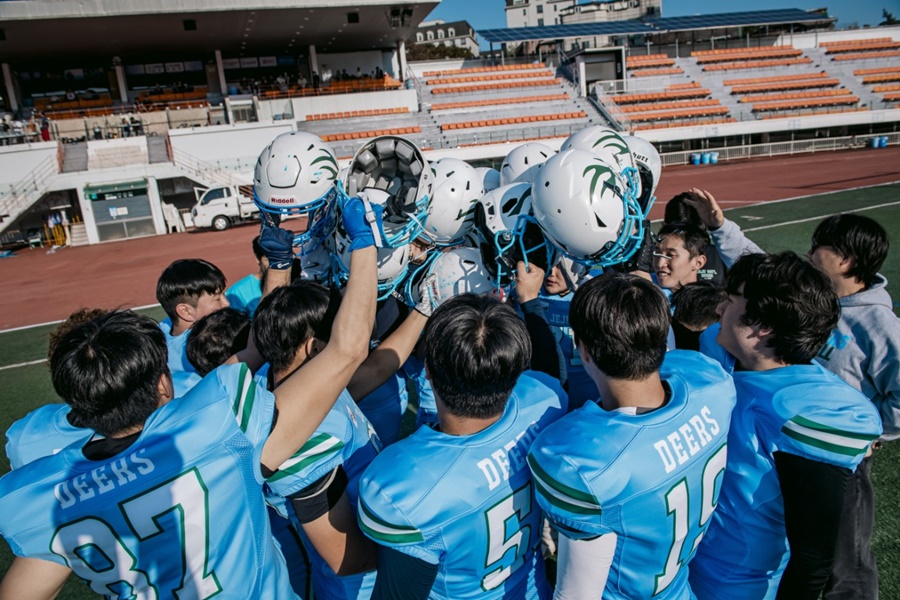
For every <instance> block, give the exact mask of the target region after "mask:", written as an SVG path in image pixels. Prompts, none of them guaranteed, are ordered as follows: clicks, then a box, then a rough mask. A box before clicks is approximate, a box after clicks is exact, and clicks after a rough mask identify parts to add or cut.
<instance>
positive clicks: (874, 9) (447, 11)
mask: <svg viewBox="0 0 900 600" xmlns="http://www.w3.org/2000/svg"><path fill="white" fill-rule="evenodd" d="M505 5H506V3H505V1H504V0H441V3H440V4H439V5H438V6H437V8H435V9H434V10H433V11H432V12H431V14H430V15H428V18H427V20H432V19H443V20H444V21H447V22H450V21H468V22H469V24H471V25H472V26H473V27H474V28H475V31H478V30H479V29H502V28H505V27H506V13H505V11H504V10H503V7H504V6H505ZM822 7H827V8H828V12H829V14H830V15H831V16H832V17H837V19H838V21H837V27H838V28H839V29H844V28H846V27H849V26H850V25H854V24H856V25H859V26H860V27H861V26H863V25H872V26H876V25H878V23H880V22H881V20H882V16H881V11H882V9H887V10H888V11H890V12H891V13H893V15H894V16H895V17H897V18H900V0H831V1H829V0H758V1H757V2H744V1H740V2H710V1H709V0H663V5H662V13H663V17H681V16H685V15H696V14H709V13H721V12H743V11H749V10H771V9H779V8H800V9H803V10H808V9H812V8H822Z"/></svg>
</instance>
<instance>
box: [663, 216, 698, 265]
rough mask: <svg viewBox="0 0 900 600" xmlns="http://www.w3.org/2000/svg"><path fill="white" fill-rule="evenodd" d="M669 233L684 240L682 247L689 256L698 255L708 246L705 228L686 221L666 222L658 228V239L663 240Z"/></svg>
mask: <svg viewBox="0 0 900 600" xmlns="http://www.w3.org/2000/svg"><path fill="white" fill-rule="evenodd" d="M670 235H672V236H675V237H677V238H679V239H680V240H681V241H682V242H684V247H685V248H686V249H687V251H688V254H690V256H691V258H694V257H697V256H700V255H701V254H703V253H704V252H706V247H707V246H709V234H708V233H706V230H705V229H703V228H702V227H699V226H697V225H694V224H693V223H688V222H687V221H673V222H671V223H666V224H665V225H663V226H662V227H661V228H660V230H659V233H658V234H657V238H659V241H663V240H664V239H665V238H667V237H668V236H670Z"/></svg>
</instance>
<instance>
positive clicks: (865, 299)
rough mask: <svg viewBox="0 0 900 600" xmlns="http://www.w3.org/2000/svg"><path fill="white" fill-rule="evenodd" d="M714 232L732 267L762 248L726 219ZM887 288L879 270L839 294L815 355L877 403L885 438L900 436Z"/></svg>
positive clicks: (899, 363)
mask: <svg viewBox="0 0 900 600" xmlns="http://www.w3.org/2000/svg"><path fill="white" fill-rule="evenodd" d="M710 235H711V237H712V240H713V243H714V244H715V245H716V248H717V249H718V250H719V253H720V254H721V255H722V260H724V261H725V265H726V266H727V267H728V268H731V266H732V265H733V264H734V263H735V262H736V261H737V259H738V258H740V257H741V255H743V254H750V253H759V252H764V250H763V249H762V248H760V247H759V246H757V245H756V244H754V243H753V242H752V241H750V240H749V239H748V238H747V236H745V235H744V233H743V232H742V231H741V229H740V227H738V226H737V224H736V223H734V222H733V221H729V220H727V219H726V220H725V223H724V224H723V225H722V227H720V228H719V229H716V230H715V231H710ZM886 288H887V279H886V278H885V277H884V276H883V275H881V274H879V275H876V276H875V279H874V281H872V282H870V283H869V285H868V286H867V287H866V289H864V290H863V291H861V292H857V293H856V294H852V295H850V296H845V297H843V298H841V299H840V301H841V319H840V321H838V326H837V329H835V330H834V331H832V332H831V337H829V338H828V341H827V342H826V343H825V346H824V347H823V348H822V349H821V350H820V351H819V354H818V356H816V358H815V360H816V362H818V363H820V364H821V365H822V366H823V367H825V368H826V369H828V370H830V371H831V372H832V373H834V374H836V375H838V376H839V377H840V378H841V379H843V380H844V381H846V382H847V383H849V384H850V385H852V386H853V387H855V388H856V389H858V390H859V391H861V392H862V393H863V394H865V396H866V397H867V398H868V399H869V400H871V401H872V403H874V404H875V406H876V408H878V412H879V413H880V414H881V420H882V425H883V427H884V434H883V435H882V436H881V439H883V440H894V439H898V438H900V319H898V318H897V316H896V315H895V314H894V312H893V310H892V307H893V303H892V301H891V296H890V294H889V293H888V291H887V289H886Z"/></svg>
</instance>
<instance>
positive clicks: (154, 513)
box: [0, 200, 377, 599]
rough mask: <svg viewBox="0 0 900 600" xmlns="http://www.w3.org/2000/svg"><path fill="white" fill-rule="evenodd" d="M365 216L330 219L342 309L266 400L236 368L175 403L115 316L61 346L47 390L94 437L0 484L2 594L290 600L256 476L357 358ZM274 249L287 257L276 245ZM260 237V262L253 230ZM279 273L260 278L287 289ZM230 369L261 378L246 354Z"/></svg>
mask: <svg viewBox="0 0 900 600" xmlns="http://www.w3.org/2000/svg"><path fill="white" fill-rule="evenodd" d="M367 212H368V211H367V210H366V207H364V206H363V205H362V203H361V202H360V201H359V200H352V201H350V202H348V205H347V209H346V210H345V211H344V219H345V224H346V226H347V230H348V231H350V232H352V236H353V238H354V250H353V258H352V271H351V276H350V280H349V282H348V284H347V290H346V297H345V300H346V301H347V304H346V305H345V306H347V307H351V308H345V309H343V310H339V311H338V313H337V316H336V317H335V324H334V328H333V331H332V336H331V340H330V343H329V344H328V346H327V347H326V348H324V349H323V350H322V351H321V352H320V353H318V354H317V355H316V356H315V357H313V358H311V359H310V360H309V361H308V362H307V363H306V364H305V365H303V366H302V367H300V368H299V369H298V370H297V371H295V372H294V373H293V374H292V375H291V376H290V377H289V378H288V380H287V381H285V382H283V383H282V385H281V386H279V388H278V389H277V390H276V391H275V392H274V393H270V392H269V391H267V390H266V389H265V388H264V387H262V386H257V385H256V384H255V383H254V381H253V377H252V373H251V372H250V366H248V364H246V363H241V364H230V365H224V366H222V367H219V368H218V369H216V370H215V371H214V372H213V373H210V374H209V375H208V376H207V377H206V378H204V379H203V381H202V382H201V383H199V384H197V386H195V387H194V389H192V390H191V392H190V393H188V394H187V395H185V396H184V397H181V398H179V399H177V400H176V401H174V402H173V401H172V399H173V397H174V392H173V388H172V380H171V377H170V376H169V372H168V367H167V347H166V339H165V335H164V334H163V333H162V331H160V329H159V327H158V326H157V325H156V324H155V323H154V322H153V321H152V320H150V319H147V318H145V317H141V316H139V315H136V314H134V313H131V312H129V311H116V312H113V313H110V314H109V315H106V316H103V317H100V318H99V319H96V320H94V321H91V322H89V323H85V324H83V325H81V326H80V327H78V328H76V329H74V330H72V331H71V332H69V333H68V334H67V335H66V336H65V338H63V339H62V340H61V341H60V342H59V344H58V345H57V347H56V350H55V352H54V354H53V358H52V360H51V369H52V372H53V383H54V387H55V388H56V391H57V393H59V395H60V396H61V397H62V398H63V399H64V400H65V401H66V402H67V403H68V404H70V405H71V406H72V413H73V414H74V415H75V416H76V417H77V418H78V420H79V422H80V423H82V424H84V425H86V426H88V427H90V428H91V429H92V430H93V431H96V432H97V433H98V434H100V435H101V436H103V437H102V438H101V439H95V440H92V441H91V442H89V443H88V444H86V445H84V446H83V447H82V446H70V447H69V448H67V449H65V450H63V451H62V452H60V453H58V454H56V455H54V456H49V457H45V458H43V459H40V460H37V461H35V462H32V463H30V464H28V465H26V466H24V467H22V468H20V469H16V470H14V471H12V472H11V473H9V474H7V475H6V476H4V477H3V478H2V479H0V533H2V535H3V537H4V538H5V539H6V540H7V541H8V542H9V544H10V547H11V548H12V549H13V551H14V553H15V554H16V555H17V558H16V559H15V561H14V562H13V564H12V566H11V567H10V569H9V571H8V572H7V573H6V576H5V577H4V579H3V582H2V583H0V596H2V597H8V598H26V599H27V598H50V597H53V596H54V595H55V594H56V593H58V591H59V589H60V588H61V587H62V586H63V584H64V583H65V581H66V579H67V578H68V577H69V575H70V574H71V572H73V571H74V572H75V573H76V574H77V575H78V576H79V577H80V578H81V579H83V580H84V581H86V582H87V584H88V585H89V586H90V587H91V589H92V590H94V591H96V592H97V593H99V594H107V595H108V594H114V595H122V596H131V595H134V596H138V597H142V596H145V595H151V594H152V595H159V596H164V597H172V596H176V595H182V596H191V597H209V596H213V595H216V594H219V593H222V595H223V597H224V596H233V597H240V598H263V597H268V598H293V597H295V596H294V594H293V593H292V591H291V588H290V583H289V582H288V577H287V569H286V566H285V563H284V559H283V558H282V556H281V553H280V552H279V551H278V549H277V546H276V545H275V544H274V542H273V539H272V534H271V531H270V529H269V522H268V519H267V518H266V511H265V502H264V498H263V482H264V478H263V473H264V471H265V470H266V469H268V470H274V469H275V468H277V467H278V466H279V465H281V464H283V463H284V462H285V461H286V460H288V459H289V458H290V457H291V456H292V455H293V454H294V453H295V452H296V451H297V449H298V448H300V447H301V446H302V445H303V444H304V443H306V441H307V440H308V439H309V438H310V436H311V435H312V434H313V432H314V431H315V429H316V427H318V425H319V424H320V423H321V422H322V421H323V420H324V418H325V417H326V415H327V414H328V412H329V411H330V409H331V407H332V405H333V404H334V402H335V400H336V399H337V398H338V396H339V395H340V393H341V391H342V390H343V389H344V387H345V386H346V385H347V383H348V381H349V379H350V377H351V376H352V375H353V373H354V372H356V370H357V368H358V366H359V364H360V363H361V362H362V360H363V359H364V358H365V356H366V354H367V350H368V332H369V331H370V330H371V327H372V322H373V320H374V311H375V287H376V266H375V249H374V245H375V240H374V235H373V232H372V228H371V227H370V225H369V222H368V220H367ZM375 214H376V215H377V211H375ZM269 229H271V228H269ZM278 231H282V233H284V232H283V230H278ZM287 234H288V235H289V236H290V237H291V238H292V237H293V235H292V234H290V233H289V232H287ZM272 236H273V238H274V239H275V240H277V241H278V245H280V246H283V247H286V249H287V253H288V254H290V240H288V242H287V243H286V244H283V243H282V242H283V236H279V235H278V234H277V233H273V234H272ZM262 238H263V240H262V241H263V247H264V248H265V247H266V238H267V229H264V231H263V235H262ZM282 265H283V266H282ZM289 266H290V261H278V263H277V264H276V263H275V262H273V264H272V267H271V268H273V269H275V270H279V269H280V270H282V271H285V272H284V273H283V274H282V278H283V280H284V281H283V283H286V280H287V272H286V270H287V269H288V268H289ZM273 279H274V278H273ZM244 358H245V359H246V360H248V361H250V362H251V363H253V364H255V365H256V366H259V365H260V364H261V363H260V362H259V359H258V358H256V357H254V356H253V353H252V349H251V351H249V352H247V354H246V356H244ZM276 413H277V418H276Z"/></svg>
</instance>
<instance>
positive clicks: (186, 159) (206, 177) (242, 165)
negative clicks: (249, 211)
mask: <svg viewBox="0 0 900 600" xmlns="http://www.w3.org/2000/svg"><path fill="white" fill-rule="evenodd" d="M171 156H172V162H173V163H174V164H175V166H176V167H179V168H180V169H182V170H183V171H186V172H188V173H190V174H191V175H193V176H194V177H196V178H197V179H199V180H200V181H202V182H204V183H206V184H209V185H222V186H228V185H235V186H242V185H246V183H247V181H246V180H245V179H241V178H240V177H238V176H237V173H238V172H241V171H243V172H246V171H252V170H253V167H254V165H256V160H257V158H258V157H257V156H245V157H239V158H229V159H227V160H216V161H212V162H210V161H204V160H201V159H199V158H197V157H195V156H192V155H190V154H188V153H187V152H184V151H183V150H179V149H177V148H172V150H171Z"/></svg>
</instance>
